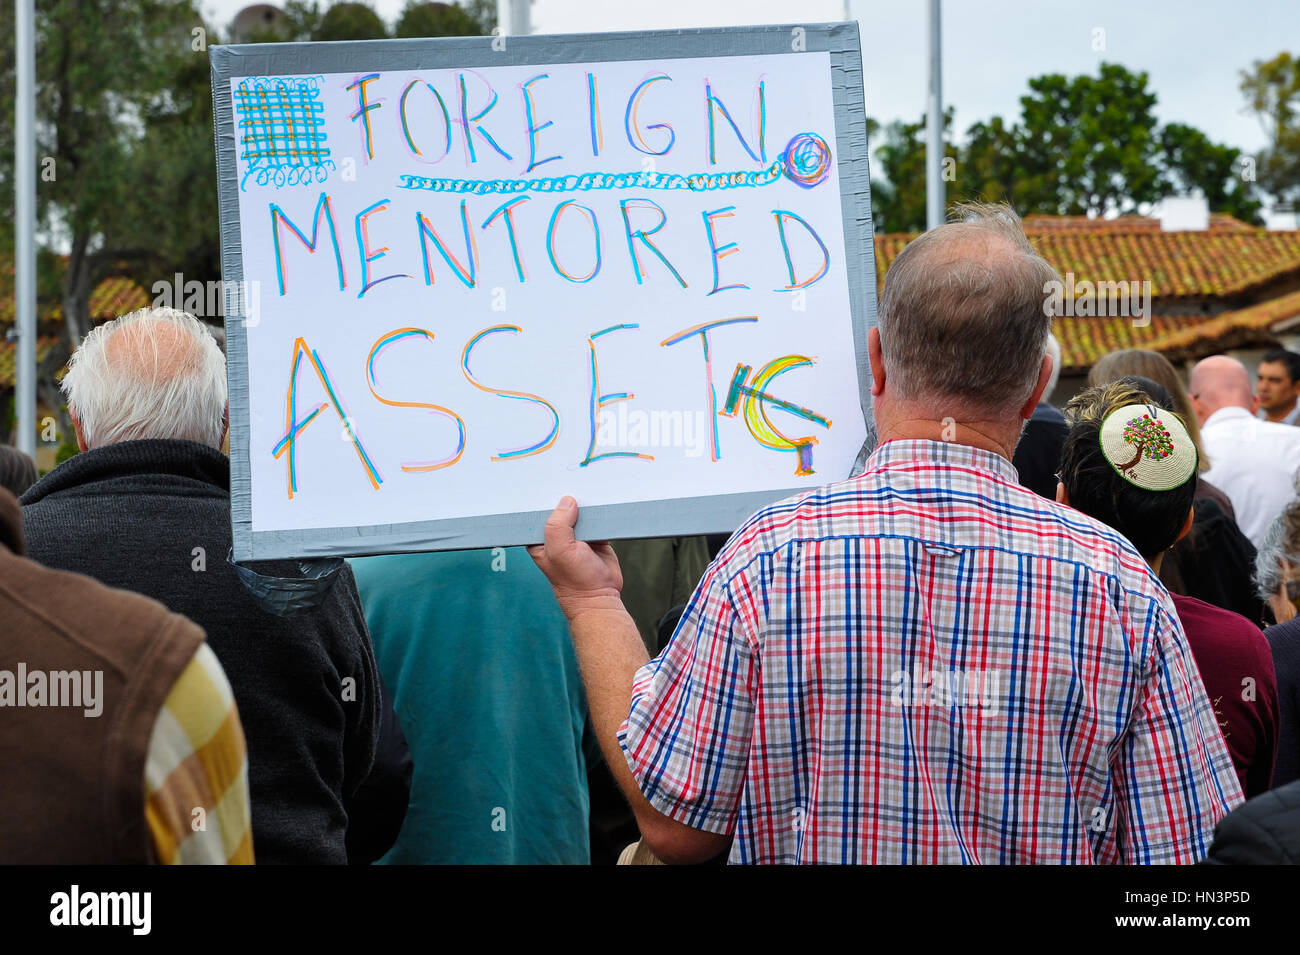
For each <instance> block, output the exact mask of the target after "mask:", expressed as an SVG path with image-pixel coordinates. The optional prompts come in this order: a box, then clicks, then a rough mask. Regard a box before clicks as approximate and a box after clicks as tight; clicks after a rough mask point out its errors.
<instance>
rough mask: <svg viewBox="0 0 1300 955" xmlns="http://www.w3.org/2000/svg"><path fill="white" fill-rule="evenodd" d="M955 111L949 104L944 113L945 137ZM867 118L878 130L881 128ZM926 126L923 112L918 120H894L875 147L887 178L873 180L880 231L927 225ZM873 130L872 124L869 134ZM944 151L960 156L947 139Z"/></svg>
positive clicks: (874, 213) (874, 208)
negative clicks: (879, 180)
mask: <svg viewBox="0 0 1300 955" xmlns="http://www.w3.org/2000/svg"><path fill="white" fill-rule="evenodd" d="M952 115H953V110H952V107H949V108H948V111H947V113H946V114H945V115H944V133H945V138H946V137H947V132H948V129H949V127H950V126H951V125H952ZM868 122H869V123H871V124H872V126H874V128H875V129H876V130H878V129H879V128H880V126H879V124H876V123H874V122H873V121H871V120H868ZM926 127H927V123H926V118H925V117H924V116H923V117H921V121H920V122H918V123H904V122H902V121H900V120H895V121H894V122H892V123H890V124H889V125H888V126H886V127H885V131H884V142H883V143H881V145H880V146H878V147H877V148H876V168H877V171H879V172H882V173H884V176H885V181H884V182H877V181H874V180H873V181H872V183H871V190H872V192H871V212H872V218H874V219H875V224H876V231H877V232H918V231H920V230H922V229H924V228H925V217H926V208H925V144H926V138H925V137H926ZM872 132H873V130H872V128H870V127H869V128H868V132H867V135H868V137H870V136H871V134H872ZM944 153H945V155H946V156H947V157H951V158H952V159H953V160H954V161H957V160H958V153H957V150H956V149H955V148H954V147H953V146H952V145H951V144H950V143H945V145H944ZM948 185H949V186H950V187H951V185H952V184H951V183H949V184H948ZM949 198H952V197H951V196H949Z"/></svg>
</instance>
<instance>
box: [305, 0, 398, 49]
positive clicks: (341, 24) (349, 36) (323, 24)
mask: <svg viewBox="0 0 1300 955" xmlns="http://www.w3.org/2000/svg"><path fill="white" fill-rule="evenodd" d="M387 37H388V28H387V27H385V26H384V21H383V20H381V19H379V14H377V13H375V11H374V10H372V9H371V8H370V7H368V6H366V5H365V4H364V3H336V4H334V5H333V6H332V7H330V8H329V9H328V10H326V11H325V15H324V16H323V17H321V19H320V25H319V26H317V27H316V30H315V31H314V32H313V33H312V39H313V40H383V39H386V38H387Z"/></svg>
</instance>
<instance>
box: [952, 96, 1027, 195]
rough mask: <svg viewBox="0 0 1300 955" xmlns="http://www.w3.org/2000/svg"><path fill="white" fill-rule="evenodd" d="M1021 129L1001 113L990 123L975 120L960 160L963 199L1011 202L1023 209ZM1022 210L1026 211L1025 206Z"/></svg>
mask: <svg viewBox="0 0 1300 955" xmlns="http://www.w3.org/2000/svg"><path fill="white" fill-rule="evenodd" d="M1018 135H1019V134H1018V130H1017V127H1015V126H1007V124H1006V123H1005V121H1004V120H1003V119H1002V117H1001V116H994V117H993V118H992V119H990V120H989V121H988V122H987V123H983V122H977V123H973V124H972V125H971V127H970V128H969V129H967V130H966V144H965V146H963V147H962V149H961V151H960V159H959V160H958V167H957V168H958V175H957V182H958V189H959V192H960V194H961V197H962V198H963V199H968V200H978V201H980V202H1007V203H1010V204H1011V206H1012V208H1014V209H1021V206H1022V205H1023V203H1022V202H1021V201H1020V195H1019V193H1020V191H1021V190H1020V189H1019V185H1020V181H1021V179H1022V177H1023V175H1024V173H1023V171H1022V169H1021V163H1022V160H1021V156H1020V153H1019V142H1018ZM1021 211H1022V212H1024V211H1026V210H1023V209H1021Z"/></svg>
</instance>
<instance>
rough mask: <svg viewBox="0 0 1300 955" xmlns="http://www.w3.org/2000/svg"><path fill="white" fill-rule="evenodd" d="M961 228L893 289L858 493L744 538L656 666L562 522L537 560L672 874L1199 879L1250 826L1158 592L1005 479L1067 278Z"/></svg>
mask: <svg viewBox="0 0 1300 955" xmlns="http://www.w3.org/2000/svg"><path fill="white" fill-rule="evenodd" d="M965 216H966V218H965V221H961V222H955V223H952V224H949V225H945V226H941V227H939V228H936V229H934V230H932V231H930V232H927V233H926V234H924V235H922V236H921V237H920V238H918V239H916V240H915V241H913V242H912V243H911V244H910V245H909V246H908V247H907V248H906V249H904V250H903V252H902V253H901V254H900V255H899V257H898V258H897V259H896V260H895V262H894V264H893V266H892V267H891V268H890V270H889V273H888V274H887V276H886V278H885V285H884V290H883V292H882V295H881V299H880V310H879V322H880V324H879V327H878V328H875V329H872V330H871V331H870V333H869V339H868V349H869V354H870V358H871V374H872V395H873V396H874V407H875V417H876V422H877V425H878V427H879V434H880V438H881V441H882V444H881V445H880V446H879V447H878V448H877V449H876V450H875V452H874V453H873V454H872V455H871V457H870V458H869V459H868V460H867V462H866V468H865V470H864V471H863V473H862V474H861V475H860V476H858V477H855V478H851V479H849V480H846V481H841V482H839V483H836V484H831V485H828V486H826V487H823V488H821V489H819V490H816V491H812V492H809V493H806V494H803V495H801V496H799V497H796V498H792V499H790V500H787V501H783V502H781V503H778V504H774V505H772V506H770V507H767V508H764V509H763V510H762V511H760V512H759V513H757V514H755V515H754V516H753V517H751V518H750V519H749V520H748V521H747V522H746V523H745V524H744V525H743V526H742V527H741V528H740V530H738V531H737V532H736V533H735V535H734V536H733V537H732V538H731V540H730V541H729V542H728V543H727V545H726V547H724V548H723V549H722V551H721V552H720V553H719V555H718V557H717V559H716V560H715V561H714V563H713V565H712V566H711V567H710V568H709V571H708V573H707V574H706V575H705V578H704V580H703V581H702V582H701V583H700V586H699V587H698V588H697V589H696V591H695V594H694V595H693V597H692V598H691V602H690V604H689V605H688V606H687V610H686V613H685V615H684V616H683V617H682V620H681V623H680V624H679V625H678V628H677V631H676V633H675V634H674V636H673V639H672V642H671V643H670V644H669V646H668V647H667V648H666V649H665V650H664V652H663V653H662V654H660V656H659V657H658V659H656V660H654V661H649V662H647V660H646V653H645V648H644V645H643V644H642V643H641V640H640V638H639V637H638V635H637V630H636V626H635V624H634V623H633V622H632V620H631V618H630V617H629V616H628V614H627V612H626V610H624V608H623V605H622V603H621V601H620V599H619V591H620V588H621V585H622V578H621V573H620V571H619V567H618V560H617V558H616V556H615V555H614V553H613V551H612V549H611V548H610V547H609V545H608V544H587V543H584V542H580V541H577V540H576V539H575V537H574V525H575V523H576V521H577V516H578V508H577V503H576V502H575V501H574V500H573V499H572V498H569V497H566V498H564V499H563V500H562V501H561V502H560V504H559V506H558V507H557V508H556V510H555V512H554V513H553V514H552V515H551V517H550V519H549V520H548V522H547V525H546V534H545V539H546V543H545V545H544V546H539V547H535V548H533V549H532V553H533V555H534V558H535V559H536V560H537V562H538V564H539V565H540V567H541V568H542V570H543V571H544V572H545V573H546V575H547V576H548V578H549V579H550V581H551V584H552V587H553V589H554V590H555V593H556V596H557V598H558V599H559V602H560V606H561V608H562V609H563V610H564V611H565V613H566V615H567V616H568V619H569V625H570V629H571V631H572V634H573V640H574V646H575V649H576V651H577V656H578V660H579V665H580V669H581V672H582V674H583V678H584V681H585V683H586V689H587V699H588V702H589V704H590V707H591V716H592V722H593V725H594V727H595V730H596V734H597V738H598V740H599V742H600V744H601V746H602V747H604V749H605V753H606V759H607V761H608V762H609V764H610V766H611V768H612V769H613V770H614V772H615V773H616V775H617V777H618V781H619V783H620V785H621V786H622V788H623V791H624V794H625V795H626V796H627V797H628V799H629V800H630V801H631V803H632V807H633V811H634V812H635V813H636V815H637V820H638V823H639V826H640V829H641V833H642V837H643V842H644V843H645V844H646V846H648V847H649V849H651V850H652V851H653V852H654V853H655V854H656V855H657V856H659V858H661V859H663V860H664V861H667V862H693V861H700V860H703V859H706V858H710V857H712V856H714V855H716V854H718V853H719V852H721V851H723V850H725V849H726V847H727V845H728V843H729V842H730V850H729V858H730V860H731V861H732V862H850V863H855V862H863V863H870V862H878V863H909V862H910V863H967V862H969V863H976V862H984V863H1013V862H1026V863H1032V862H1044V863H1048V862H1050V863H1097V862H1103V863H1150V862H1195V861H1198V860H1199V859H1200V858H1201V857H1202V856H1203V855H1204V854H1205V851H1206V849H1207V847H1208V846H1209V844H1210V839H1211V836H1212V834H1213V831H1214V825H1215V823H1216V822H1217V821H1218V820H1219V818H1220V817H1222V816H1223V815H1224V814H1226V813H1227V812H1228V810H1229V809H1231V808H1232V807H1233V806H1234V805H1236V804H1237V803H1239V802H1241V799H1242V797H1241V789H1240V786H1239V785H1238V783H1237V779H1236V775H1235V773H1234V772H1233V769H1232V763H1231V761H1230V759H1229V757H1228V753H1227V749H1226V747H1225V745H1224V742H1223V737H1222V736H1221V734H1220V732H1219V729H1218V726H1217V724H1216V722H1215V717H1214V711H1213V709H1212V708H1211V706H1210V701H1209V700H1208V699H1207V698H1206V696H1205V692H1204V690H1203V688H1202V686H1201V683H1200V680H1199V678H1198V676H1197V671H1196V664H1195V662H1194V661H1193V659H1192V656H1191V652H1190V649H1189V647H1188V644H1187V639H1186V636H1185V634H1184V633H1183V630H1182V627H1181V626H1180V624H1179V622H1178V616H1177V614H1176V613H1175V611H1174V607H1173V604H1172V602H1171V600H1170V597H1169V594H1168V592H1167V591H1166V590H1165V589H1164V588H1163V587H1162V586H1161V585H1160V582H1159V580H1158V579H1157V578H1156V577H1155V575H1154V574H1152V573H1151V570H1150V568H1149V567H1148V566H1147V564H1146V563H1145V561H1143V559H1142V557H1141V555H1139V554H1138V553H1137V551H1136V550H1134V548H1133V546H1132V544H1130V543H1129V542H1128V541H1127V540H1126V539H1125V538H1124V537H1123V536H1122V535H1120V534H1119V533H1117V532H1116V531H1114V530H1112V529H1110V528H1108V527H1106V526H1104V525H1103V524H1101V523H1099V522H1097V521H1095V520H1093V519H1091V518H1088V517H1085V516H1084V515H1082V514H1080V513H1079V512H1078V511H1075V510H1073V509H1071V508H1069V507H1066V506H1064V505H1061V504H1058V503H1056V502H1055V501H1048V500H1045V499H1043V498H1041V497H1039V496H1038V495H1036V494H1034V493H1033V492H1032V491H1029V490H1028V489H1026V488H1024V487H1022V486H1021V485H1020V483H1019V482H1018V481H1017V479H1016V473H1015V470H1014V469H1013V467H1012V466H1011V456H1012V453H1013V450H1014V448H1015V446H1016V441H1017V439H1018V438H1019V436H1020V432H1021V428H1022V427H1023V425H1024V422H1025V419H1027V418H1028V417H1030V415H1032V414H1033V410H1034V408H1035V406H1036V405H1037V404H1038V402H1039V400H1040V399H1041V397H1042V395H1043V393H1044V391H1045V389H1046V387H1047V383H1048V380H1049V378H1050V377H1051V373H1052V359H1051V358H1050V357H1048V356H1047V355H1046V353H1045V352H1046V342H1047V335H1048V331H1049V327H1050V323H1051V319H1050V318H1049V316H1048V314H1047V312H1046V310H1045V308H1044V299H1045V294H1046V293H1045V289H1044V287H1045V285H1047V284H1048V283H1050V282H1054V281H1056V280H1057V276H1056V273H1055V272H1054V271H1053V270H1052V268H1051V266H1049V265H1048V264H1047V262H1045V261H1044V260H1043V259H1042V258H1041V257H1040V256H1039V255H1038V254H1037V253H1035V251H1034V250H1033V248H1032V247H1031V246H1030V245H1029V243H1028V241H1027V240H1026V238H1025V236H1024V233H1023V231H1022V229H1021V227H1020V223H1019V220H1018V219H1017V218H1016V216H1015V214H1014V213H1013V212H1012V211H1011V210H1010V209H1009V208H1007V207H1005V206H1001V207H988V206H975V207H969V208H967V209H966V210H965Z"/></svg>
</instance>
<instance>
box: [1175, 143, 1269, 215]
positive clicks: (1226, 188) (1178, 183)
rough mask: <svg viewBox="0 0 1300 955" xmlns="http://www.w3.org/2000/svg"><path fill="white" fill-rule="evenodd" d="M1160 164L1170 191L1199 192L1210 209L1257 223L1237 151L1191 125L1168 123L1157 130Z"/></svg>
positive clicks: (1257, 205) (1256, 210)
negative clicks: (1158, 132)
mask: <svg viewBox="0 0 1300 955" xmlns="http://www.w3.org/2000/svg"><path fill="white" fill-rule="evenodd" d="M1160 152H1161V167H1162V168H1163V170H1164V172H1165V178H1166V189H1167V192H1168V193H1170V194H1188V193H1193V192H1199V193H1201V195H1203V196H1204V197H1205V201H1206V203H1207V204H1208V205H1209V207H1210V210H1211V211H1212V212H1226V213H1228V214H1229V215H1233V216H1236V217H1237V218H1238V219H1241V220H1242V221H1243V222H1254V223H1257V224H1262V223H1260V219H1259V210H1260V202H1259V200H1258V199H1257V198H1256V197H1255V195H1254V189H1253V187H1252V184H1251V183H1250V182H1248V181H1246V180H1244V179H1243V178H1242V176H1241V172H1242V167H1241V164H1240V160H1241V158H1242V156H1241V150H1240V149H1235V148H1233V147H1232V146H1221V145H1218V144H1217V143H1215V142H1213V141H1212V140H1211V139H1210V137H1208V136H1206V135H1205V133H1203V132H1201V131H1200V130H1199V129H1196V128H1195V127H1193V126H1185V125H1183V124H1182V123H1170V124H1169V125H1168V126H1166V127H1165V128H1164V129H1162V130H1161V131H1160Z"/></svg>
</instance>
